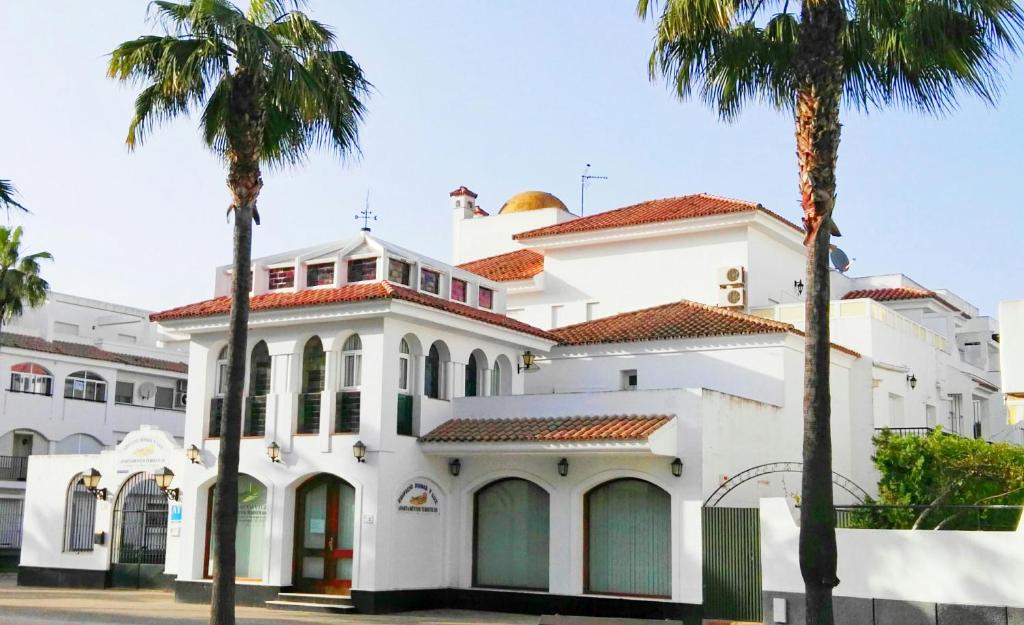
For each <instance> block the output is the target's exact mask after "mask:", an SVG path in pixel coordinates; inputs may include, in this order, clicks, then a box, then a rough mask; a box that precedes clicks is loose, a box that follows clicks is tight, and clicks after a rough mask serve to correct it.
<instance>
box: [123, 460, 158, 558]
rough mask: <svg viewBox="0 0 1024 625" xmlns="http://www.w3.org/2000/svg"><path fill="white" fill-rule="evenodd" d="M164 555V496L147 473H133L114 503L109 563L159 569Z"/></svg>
mask: <svg viewBox="0 0 1024 625" xmlns="http://www.w3.org/2000/svg"><path fill="white" fill-rule="evenodd" d="M166 553H167V496H166V495H165V494H164V493H163V492H161V491H160V488H159V487H158V486H157V484H156V480H155V479H153V475H152V474H150V473H135V474H133V475H131V476H129V477H128V479H126V480H125V481H124V483H123V484H121V488H120V490H119V491H118V493H117V497H116V498H115V500H114V533H113V549H112V550H111V562H112V563H114V564H132V565H146V564H152V565H160V566H163V564H164V560H165V559H166Z"/></svg>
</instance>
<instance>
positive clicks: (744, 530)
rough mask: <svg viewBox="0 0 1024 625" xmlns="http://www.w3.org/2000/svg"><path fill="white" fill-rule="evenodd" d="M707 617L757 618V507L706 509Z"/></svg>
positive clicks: (705, 582)
mask: <svg viewBox="0 0 1024 625" xmlns="http://www.w3.org/2000/svg"><path fill="white" fill-rule="evenodd" d="M703 511H704V514H703V523H702V526H701V531H702V535H703V540H702V544H703V552H704V554H703V555H704V558H703V560H704V618H715V619H726V620H739V621H758V622H760V621H761V620H762V618H763V617H762V609H761V542H760V535H759V528H760V520H759V518H758V509H757V508H704V509H703Z"/></svg>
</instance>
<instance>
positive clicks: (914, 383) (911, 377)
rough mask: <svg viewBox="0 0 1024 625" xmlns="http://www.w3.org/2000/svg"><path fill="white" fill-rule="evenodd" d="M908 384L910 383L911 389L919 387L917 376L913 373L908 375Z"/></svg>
mask: <svg viewBox="0 0 1024 625" xmlns="http://www.w3.org/2000/svg"><path fill="white" fill-rule="evenodd" d="M907 384H909V385H910V390H914V389H915V388H917V376H916V375H914V374H913V373H910V374H908V375H907Z"/></svg>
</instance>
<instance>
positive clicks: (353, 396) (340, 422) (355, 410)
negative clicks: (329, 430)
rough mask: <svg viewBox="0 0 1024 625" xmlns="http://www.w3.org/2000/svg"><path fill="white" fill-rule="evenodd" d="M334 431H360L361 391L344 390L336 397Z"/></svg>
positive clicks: (348, 432) (347, 432)
mask: <svg viewBox="0 0 1024 625" xmlns="http://www.w3.org/2000/svg"><path fill="white" fill-rule="evenodd" d="M336 402H337V403H336V406H335V407H336V408H337V410H336V414H335V419H334V432H335V433H337V434H354V433H356V432H359V391H342V392H340V393H338V395H337V398H336Z"/></svg>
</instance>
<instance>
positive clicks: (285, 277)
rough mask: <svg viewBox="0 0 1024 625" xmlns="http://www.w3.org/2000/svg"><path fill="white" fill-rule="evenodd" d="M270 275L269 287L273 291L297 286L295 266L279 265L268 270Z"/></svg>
mask: <svg viewBox="0 0 1024 625" xmlns="http://www.w3.org/2000/svg"><path fill="white" fill-rule="evenodd" d="M267 273H268V274H269V276H270V283H269V286H268V288H269V289H270V290H271V291H274V290H277V289H290V288H293V287H294V286H295V267H277V268H274V269H270V270H269V271H268V272H267Z"/></svg>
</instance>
